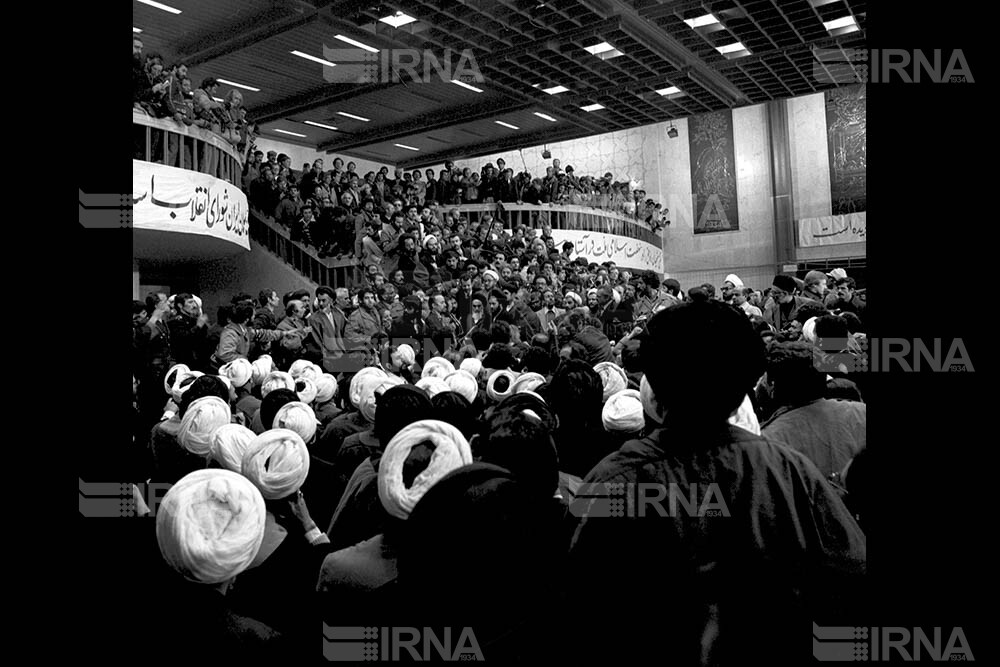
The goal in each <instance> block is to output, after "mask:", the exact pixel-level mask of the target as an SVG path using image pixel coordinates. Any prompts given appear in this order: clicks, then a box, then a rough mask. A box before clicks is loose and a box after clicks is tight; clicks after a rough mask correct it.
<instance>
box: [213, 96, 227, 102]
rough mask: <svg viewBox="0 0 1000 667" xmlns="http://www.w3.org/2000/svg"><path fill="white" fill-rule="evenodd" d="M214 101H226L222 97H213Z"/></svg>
mask: <svg viewBox="0 0 1000 667" xmlns="http://www.w3.org/2000/svg"><path fill="white" fill-rule="evenodd" d="M212 99H213V100H215V101H216V102H225V100H224V99H222V98H221V97H213V98H212Z"/></svg>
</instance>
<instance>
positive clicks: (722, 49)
mask: <svg viewBox="0 0 1000 667" xmlns="http://www.w3.org/2000/svg"><path fill="white" fill-rule="evenodd" d="M715 50H716V51H718V52H719V53H721V54H722V55H726V54H727V53H735V52H736V51H746V50H747V47H745V46H743V42H733V43H732V44H726V45H725V46H717V47H715Z"/></svg>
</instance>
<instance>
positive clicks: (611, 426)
mask: <svg viewBox="0 0 1000 667" xmlns="http://www.w3.org/2000/svg"><path fill="white" fill-rule="evenodd" d="M642 412H643V410H642V398H641V397H640V396H639V392H638V391H636V390H635V389H623V390H621V391H619V392H616V393H614V394H612V395H611V396H610V397H609V398H608V400H607V402H606V403H605V404H604V409H603V410H602V411H601V421H602V422H603V423H604V430H605V431H609V432H624V433H638V432H639V431H641V430H642V428H643V427H644V426H645V425H646V421H645V419H644V418H643V414H642Z"/></svg>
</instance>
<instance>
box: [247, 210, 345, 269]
mask: <svg viewBox="0 0 1000 667" xmlns="http://www.w3.org/2000/svg"><path fill="white" fill-rule="evenodd" d="M250 238H251V239H253V240H254V241H256V242H257V243H259V244H261V245H262V246H264V247H265V248H267V249H268V250H270V251H271V252H273V253H274V254H275V255H277V256H278V257H280V258H281V259H283V260H284V261H285V263H287V264H288V265H289V266H291V267H292V268H294V269H295V270H296V271H298V272H299V273H301V274H302V275H303V276H305V277H306V278H308V279H309V280H311V281H313V282H314V283H316V284H318V285H328V286H330V287H347V288H350V287H351V286H352V285H356V284H358V281H360V280H361V275H360V272H359V270H358V266H357V261H356V260H355V259H353V258H349V259H329V258H324V259H320V258H319V255H317V254H316V251H315V250H313V249H312V248H307V247H305V246H303V245H302V244H301V243H299V242H297V241H293V240H292V239H291V237H290V235H289V233H288V230H286V229H285V228H284V227H282V226H281V225H279V224H278V223H277V222H275V221H274V219H273V218H271V217H270V216H267V215H264V214H263V213H261V212H260V211H258V210H256V209H253V208H251V209H250Z"/></svg>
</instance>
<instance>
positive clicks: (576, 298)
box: [563, 292, 583, 308]
mask: <svg viewBox="0 0 1000 667" xmlns="http://www.w3.org/2000/svg"><path fill="white" fill-rule="evenodd" d="M566 296H568V297H569V298H571V299H573V301H574V303H576V307H577V308H579V307H580V306H582V305H583V298H582V297H581V296H580V295H579V294H577V293H576V292H566ZM563 298H564V299H565V298H566V297H563Z"/></svg>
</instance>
